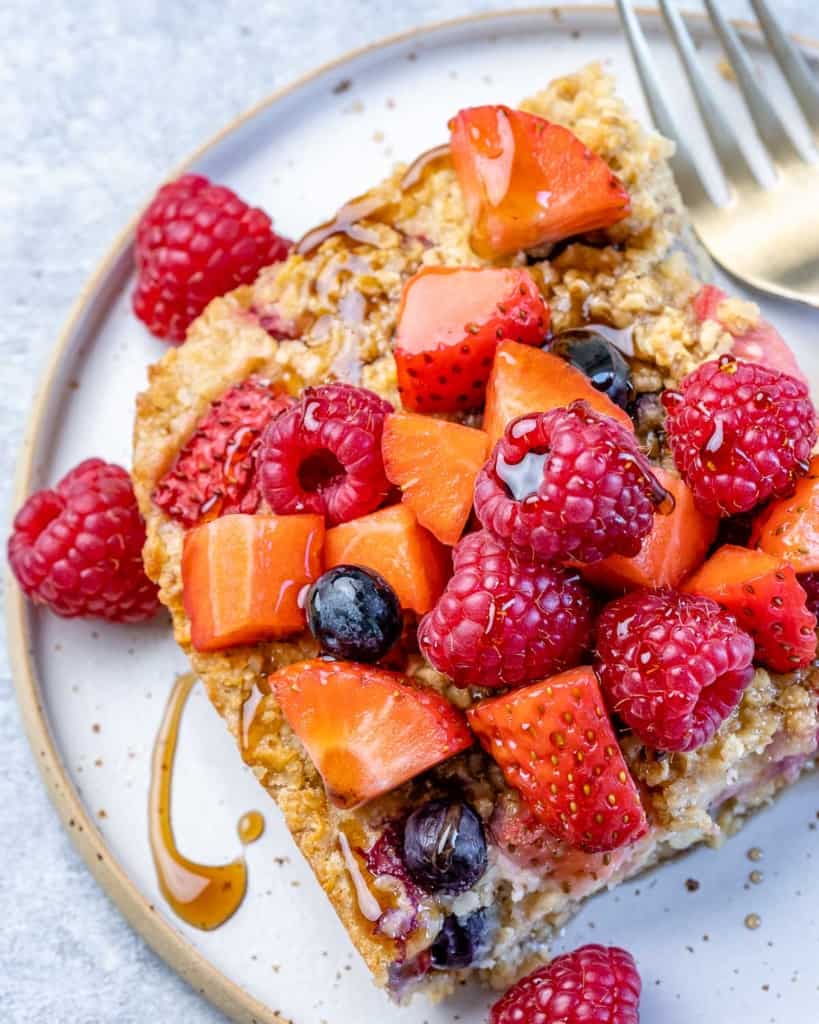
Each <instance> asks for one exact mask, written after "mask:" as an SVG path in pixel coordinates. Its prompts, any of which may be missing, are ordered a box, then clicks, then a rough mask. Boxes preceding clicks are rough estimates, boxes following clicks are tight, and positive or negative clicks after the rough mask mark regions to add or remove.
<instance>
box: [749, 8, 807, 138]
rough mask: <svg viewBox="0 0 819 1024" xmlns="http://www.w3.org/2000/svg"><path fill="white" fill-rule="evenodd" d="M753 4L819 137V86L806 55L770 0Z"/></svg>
mask: <svg viewBox="0 0 819 1024" xmlns="http://www.w3.org/2000/svg"><path fill="white" fill-rule="evenodd" d="M751 6H752V7H753V9H754V11H755V12H756V16H757V18H759V24H760V25H761V26H762V31H763V32H764V33H765V38H766V39H767V40H768V45H769V46H770V48H771V50H772V52H773V55H774V57H776V60H777V63H778V64H779V66H780V68H781V69H782V74H783V75H784V76H785V78H787V80H788V84H789V85H790V87H791V89H792V90H793V94H794V96H795V97H796V102H797V103H798V104H799V106H800V107H801V108H802V113H803V114H804V115H805V119H806V120H807V122H808V124H809V125H810V126H811V128H812V129H813V130H814V132H815V133H816V134H817V136H819V85H817V84H816V79H815V78H814V77H813V75H812V74H811V71H810V68H809V67H808V62H807V61H806V60H805V57H804V54H803V53H802V52H801V50H800V49H799V48H798V47H797V46H795V45H794V44H793V43H792V42H791V40H790V39H788V37H787V36H786V35H785V33H784V32H783V31H782V26H781V25H780V24H779V21H778V20H777V18H776V16H775V15H774V13H773V11H772V10H771V8H770V7H769V6H768V3H767V0H751Z"/></svg>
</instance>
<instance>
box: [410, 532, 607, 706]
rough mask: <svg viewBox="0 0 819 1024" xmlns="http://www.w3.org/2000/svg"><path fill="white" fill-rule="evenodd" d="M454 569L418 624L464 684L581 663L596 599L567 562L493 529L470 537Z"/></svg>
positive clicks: (423, 645) (502, 681)
mask: <svg viewBox="0 0 819 1024" xmlns="http://www.w3.org/2000/svg"><path fill="white" fill-rule="evenodd" d="M454 569H455V574H454V576H452V578H451V579H450V581H449V583H448V584H447V587H446V590H445V591H444V593H443V594H442V595H441V597H440V598H439V600H438V603H437V604H436V606H435V607H434V608H433V610H432V611H431V612H430V613H429V614H428V615H425V616H424V618H423V619H422V620H421V624H420V626H419V628H418V645H419V647H420V649H421V651H422V653H423V654H424V655H425V656H426V658H427V660H428V661H429V662H430V664H431V665H433V666H434V667H435V668H436V669H438V671H439V672H443V673H445V674H446V675H448V676H450V677H451V678H452V679H453V680H454V681H455V683H456V684H457V685H458V686H491V687H495V686H517V685H519V684H520V683H525V682H527V681H529V680H532V679H541V678H543V677H544V676H548V675H552V674H554V673H556V672H562V671H563V670H564V669H567V668H572V667H573V666H574V665H577V664H579V663H580V661H581V659H582V657H583V654H584V652H585V651H586V649H587V647H588V641H589V636H590V633H591V598H590V596H589V592H588V590H587V589H586V587H585V586H584V585H583V583H582V582H581V580H580V577H579V576H578V575H577V574H576V573H573V572H570V571H569V570H567V569H560V568H557V567H556V566H551V565H545V564H543V563H540V562H532V561H526V560H524V559H522V558H518V557H517V556H515V555H514V554H513V553H512V552H510V551H508V550H507V549H505V548H504V546H503V545H502V544H501V543H500V542H499V541H498V540H496V539H495V538H494V537H493V536H492V535H491V534H489V533H486V532H485V531H481V532H480V533H472V534H469V536H467V537H465V538H464V539H463V540H462V541H461V542H460V544H458V546H457V547H456V548H455V551H454Z"/></svg>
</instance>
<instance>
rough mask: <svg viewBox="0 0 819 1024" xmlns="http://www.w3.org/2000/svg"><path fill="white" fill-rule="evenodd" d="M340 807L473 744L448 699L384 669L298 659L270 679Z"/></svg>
mask: <svg viewBox="0 0 819 1024" xmlns="http://www.w3.org/2000/svg"><path fill="white" fill-rule="evenodd" d="M270 686H271V688H272V690H273V692H274V693H275V695H276V697H277V699H278V701H279V704H280V705H281V709H282V712H283V713H284V717H285V718H286V719H287V722H288V724H289V725H290V728H291V729H292V730H293V732H294V733H295V734H296V736H298V738H299V739H300V740H301V742H302V743H303V744H304V746H305V748H306V750H307V753H308V754H309V755H310V758H311V760H312V762H313V764H314V765H315V766H316V770H317V771H318V772H319V774H320V775H321V777H322V778H323V780H324V785H325V786H326V787H327V794H328V796H329V798H330V800H331V801H332V803H334V804H335V805H336V806H337V807H345V808H350V807H357V806H358V805H360V804H363V803H365V802H366V801H368V800H373V799H374V798H375V797H377V796H381V795H382V794H383V793H388V792H389V791H390V790H391V789H395V788H396V786H400V785H401V783H402V782H406V781H407V780H408V779H411V778H413V777H414V776H416V775H418V774H420V773H421V772H423V771H426V770H427V769H428V768H432V767H433V766H434V765H436V764H439V763H440V762H441V761H445V760H446V759H447V758H449V757H452V756H454V755H455V754H459V753H460V752H461V751H463V750H466V749H467V748H468V747H470V746H471V745H472V734H471V733H470V731H469V728H468V726H467V724H466V720H465V719H464V716H463V713H462V712H460V711H458V709H457V708H455V707H454V706H453V705H452V704H450V703H449V701H448V700H447V699H446V698H445V697H442V696H440V694H437V693H435V692H434V691H432V690H423V689H420V688H418V687H416V686H413V685H412V684H411V683H410V681H409V680H408V679H407V678H406V677H405V676H401V675H398V674H396V673H395V672H387V671H385V670H384V669H378V668H371V667H370V666H369V665H359V664H357V663H354V662H345V661H335V662H332V661H321V660H318V659H316V660H313V661H300V662H297V663H295V664H293V665H288V666H287V667H286V668H282V669H279V671H278V672H274V674H273V675H272V676H270Z"/></svg>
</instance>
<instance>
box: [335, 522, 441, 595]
mask: <svg viewBox="0 0 819 1024" xmlns="http://www.w3.org/2000/svg"><path fill="white" fill-rule="evenodd" d="M324 560H325V563H326V567H327V568H328V569H333V568H335V566H337V565H360V566H362V567H363V568H364V569H372V570H373V571H374V572H377V573H378V574H379V575H380V576H383V577H384V579H385V580H386V581H387V582H388V583H389V584H390V586H391V587H392V588H393V590H394V591H395V593H396V594H397V595H398V600H399V601H400V602H401V607H402V608H403V609H404V610H405V611H413V612H415V613H416V614H417V615H425V614H426V613H427V612H428V611H429V610H430V608H432V606H433V605H434V604H435V602H436V601H437V600H438V598H439V597H440V596H441V593H442V592H443V589H444V587H445V586H446V582H447V580H448V579H449V577H450V576H451V575H452V556H451V555H450V553H449V551H448V549H447V548H445V547H444V546H443V545H442V544H441V543H439V541H437V540H436V539H435V538H434V537H433V536H432V534H431V533H429V531H428V530H425V529H424V527H423V526H421V525H420V524H419V522H418V520H417V519H416V517H415V513H414V512H413V511H412V509H411V508H410V507H409V506H408V505H392V506H391V507H390V508H382V509H380V510H379V511H378V512H373V513H372V514H371V515H368V516H362V517H361V518H360V519H353V520H352V521H351V522H349V523H342V524H341V525H340V526H334V527H333V528H332V529H331V530H328V531H327V537H326V539H325V544H324Z"/></svg>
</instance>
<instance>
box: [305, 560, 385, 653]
mask: <svg viewBox="0 0 819 1024" xmlns="http://www.w3.org/2000/svg"><path fill="white" fill-rule="evenodd" d="M306 608H307V624H308V625H309V627H310V631H311V633H312V634H313V636H314V637H315V638H316V640H318V642H319V644H320V645H321V649H322V651H323V652H324V653H325V654H329V655H331V656H332V657H334V658H343V659H345V660H350V661H367V662H372V661H378V660H379V659H380V658H383V657H384V655H385V654H386V653H387V651H389V649H390V648H391V647H392V645H393V644H394V643H395V641H396V640H397V639H398V638H399V636H400V635H401V626H402V620H401V605H400V604H399V603H398V598H397V597H396V596H395V591H394V590H393V589H392V587H391V586H390V585H389V583H387V581H386V580H385V579H383V578H382V577H381V576H379V575H378V573H376V572H371V571H370V570H369V569H362V568H360V566H357V565H338V566H336V568H335V569H330V570H329V571H328V572H326V573H324V575H323V576H320V577H319V578H318V579H317V580H316V582H315V583H314V584H313V585H312V586H311V587H310V589H309V590H308V592H307V601H306Z"/></svg>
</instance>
